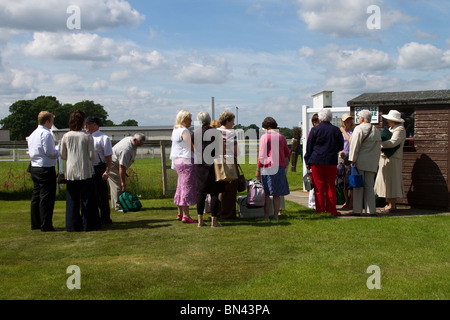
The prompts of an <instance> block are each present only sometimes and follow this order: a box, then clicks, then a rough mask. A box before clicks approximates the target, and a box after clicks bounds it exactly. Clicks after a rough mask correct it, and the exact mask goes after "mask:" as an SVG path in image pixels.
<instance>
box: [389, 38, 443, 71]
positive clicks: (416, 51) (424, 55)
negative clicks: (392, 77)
mask: <svg viewBox="0 0 450 320" xmlns="http://www.w3.org/2000/svg"><path fill="white" fill-rule="evenodd" d="M398 51H399V58H398V65H399V66H400V67H402V68H405V69H416V70H439V69H442V68H450V50H447V51H444V50H441V49H439V48H436V47H435V46H433V45H432V44H420V43H417V42H410V43H407V44H405V45H404V46H403V47H401V48H400V49H399V50H398Z"/></svg>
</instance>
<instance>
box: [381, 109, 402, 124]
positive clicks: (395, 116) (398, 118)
mask: <svg viewBox="0 0 450 320" xmlns="http://www.w3.org/2000/svg"><path fill="white" fill-rule="evenodd" d="M382 117H383V118H385V119H387V120H391V121H394V122H405V120H403V119H402V114H401V113H400V112H398V111H397V110H391V111H389V113H388V114H387V115H385V114H383V115H382Z"/></svg>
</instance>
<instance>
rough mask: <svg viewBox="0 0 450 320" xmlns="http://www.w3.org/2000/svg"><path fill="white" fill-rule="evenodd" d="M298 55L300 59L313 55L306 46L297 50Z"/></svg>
mask: <svg viewBox="0 0 450 320" xmlns="http://www.w3.org/2000/svg"><path fill="white" fill-rule="evenodd" d="M298 54H299V55H300V56H301V57H311V56H312V55H314V49H313V48H310V47H307V46H302V47H301V48H300V49H299V50H298Z"/></svg>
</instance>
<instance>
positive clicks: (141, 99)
mask: <svg viewBox="0 0 450 320" xmlns="http://www.w3.org/2000/svg"><path fill="white" fill-rule="evenodd" d="M71 5H74V6H76V7H78V8H79V9H80V15H79V21H80V29H69V28H68V27H67V20H68V19H70V17H71V13H67V8H68V7H69V6H71ZM373 5H374V6H376V7H377V8H379V9H380V15H379V18H380V28H379V29H369V28H368V27H367V20H368V19H370V18H371V17H372V14H373V11H370V12H369V13H368V12H367V9H368V8H369V7H370V6H373ZM449 15H450V5H449V3H448V1H447V0H435V1H426V0H408V1H407V0H395V1H387V0H323V1H318V0H285V1H275V0H262V1H257V0H194V1H181V0H157V1H131V0H130V1H123V0H44V1H30V0H2V2H1V3H0V118H3V117H5V116H7V115H8V114H9V111H8V107H9V106H10V105H11V104H12V103H14V102H15V101H17V100H20V99H34V98H36V97H37V96H40V95H52V96H56V97H57V98H58V99H59V101H60V102H61V103H76V102H78V101H82V100H93V101H95V102H96V103H100V104H102V105H103V106H104V107H105V109H106V111H107V112H108V114H109V118H110V119H111V120H113V121H114V122H116V123H120V122H122V121H123V120H127V119H135V120H137V121H138V123H139V125H145V126H150V125H171V124H173V122H174V119H175V115H176V113H177V111H178V110H180V109H187V110H189V111H191V112H192V113H193V114H194V115H196V114H197V113H198V112H199V111H203V110H206V111H210V109H211V97H215V105H216V115H218V114H219V113H220V112H222V111H225V110H230V111H233V112H235V110H236V107H238V108H239V122H240V123H242V124H244V125H249V124H252V123H255V124H257V125H260V124H261V122H262V120H263V119H264V117H266V116H272V117H274V118H275V119H276V120H277V121H278V123H279V125H280V126H283V127H292V126H296V125H298V122H299V121H301V120H302V119H301V106H302V105H305V104H306V105H312V97H311V96H312V95H313V94H315V93H318V92H320V91H323V90H332V91H334V92H333V105H334V106H345V105H346V103H347V101H348V100H351V99H352V98H354V97H356V96H358V95H360V94H362V93H364V92H383V91H384V92H386V91H411V90H435V89H450V72H449V70H450V35H449V34H450V33H449V31H450V27H449V22H448V16H449Z"/></svg>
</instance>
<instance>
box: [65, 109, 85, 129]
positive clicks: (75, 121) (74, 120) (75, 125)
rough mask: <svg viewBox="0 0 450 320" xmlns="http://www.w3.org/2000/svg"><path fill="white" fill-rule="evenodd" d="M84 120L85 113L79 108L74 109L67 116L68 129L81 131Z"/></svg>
mask: <svg viewBox="0 0 450 320" xmlns="http://www.w3.org/2000/svg"><path fill="white" fill-rule="evenodd" d="M85 120H86V113H84V112H83V111H81V110H75V111H74V112H73V113H72V114H71V115H70V118H69V129H70V130H71V131H81V130H82V129H83V127H84V122H85Z"/></svg>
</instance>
